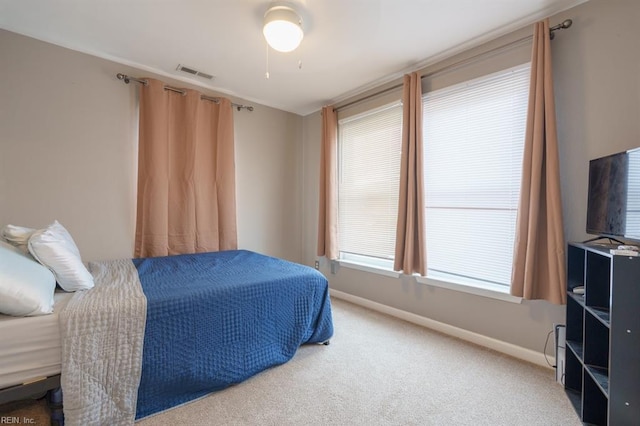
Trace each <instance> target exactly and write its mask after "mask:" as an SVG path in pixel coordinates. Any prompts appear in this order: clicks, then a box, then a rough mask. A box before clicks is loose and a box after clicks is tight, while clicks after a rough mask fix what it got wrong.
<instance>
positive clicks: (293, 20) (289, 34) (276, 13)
mask: <svg viewBox="0 0 640 426" xmlns="http://www.w3.org/2000/svg"><path fill="white" fill-rule="evenodd" d="M262 33H263V34H264V38H265V39H266V40H267V43H269V46H271V47H272V48H273V49H274V50H277V51H278V52H291V51H293V50H295V49H296V48H297V47H298V46H299V45H300V42H301V41H302V38H303V37H304V31H303V30H302V19H301V18H300V16H299V15H298V14H297V13H296V11H295V10H293V9H292V8H290V7H289V6H273V7H271V8H269V10H267V12H266V13H265V14H264V27H263V28H262Z"/></svg>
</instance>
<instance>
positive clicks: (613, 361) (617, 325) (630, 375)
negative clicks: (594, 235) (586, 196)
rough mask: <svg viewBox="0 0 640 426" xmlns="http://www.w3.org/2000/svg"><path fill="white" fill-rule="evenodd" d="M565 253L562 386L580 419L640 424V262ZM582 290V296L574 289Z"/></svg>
mask: <svg viewBox="0 0 640 426" xmlns="http://www.w3.org/2000/svg"><path fill="white" fill-rule="evenodd" d="M609 249H610V247H609V246H605V245H597V244H592V245H590V244H582V243H570V244H569V246H568V248H567V318H566V321H567V323H566V347H567V350H566V361H565V362H566V364H565V370H564V386H565V391H566V393H567V396H568V397H569V399H570V400H571V402H572V403H573V406H574V407H575V409H576V411H577V413H578V415H579V416H580V419H581V420H582V421H583V422H584V423H585V424H593V425H638V424H640V257H629V256H614V255H612V254H610V253H609ZM578 286H584V289H585V292H584V295H581V294H576V293H574V292H573V289H574V288H576V287H578Z"/></svg>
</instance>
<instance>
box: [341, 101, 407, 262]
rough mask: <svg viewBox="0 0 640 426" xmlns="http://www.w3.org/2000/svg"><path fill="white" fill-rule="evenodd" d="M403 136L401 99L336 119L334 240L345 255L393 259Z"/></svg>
mask: <svg viewBox="0 0 640 426" xmlns="http://www.w3.org/2000/svg"><path fill="white" fill-rule="evenodd" d="M401 136H402V106H401V104H399V103H395V104H393V105H388V106H385V107H381V108H378V109H375V110H370V111H368V112H366V113H364V114H360V115H357V116H354V117H349V118H346V119H343V120H340V121H339V123H338V141H339V154H338V158H339V160H338V162H339V165H338V167H339V169H338V172H339V183H338V186H339V188H338V235H339V237H338V244H339V250H340V255H341V258H343V259H349V258H351V259H354V258H355V259H357V260H358V261H360V262H364V263H371V264H377V265H380V263H379V262H377V261H376V260H385V259H386V260H389V259H391V260H392V259H393V257H394V252H395V235H396V222H397V211H398V188H399V179H400V157H401ZM367 258H369V262H367Z"/></svg>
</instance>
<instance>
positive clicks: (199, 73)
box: [176, 64, 214, 80]
mask: <svg viewBox="0 0 640 426" xmlns="http://www.w3.org/2000/svg"><path fill="white" fill-rule="evenodd" d="M176 69H177V70H178V71H182V72H186V73H187V74H191V75H195V76H197V77H202V78H206V79H207V80H213V78H214V77H213V75H211V74H207V73H206V72H202V71H198V70H194V69H193V68H190V67H185V66H184V65H181V64H179V65H178V67H177V68H176Z"/></svg>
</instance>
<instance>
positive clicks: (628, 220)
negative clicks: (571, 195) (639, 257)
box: [587, 148, 640, 241]
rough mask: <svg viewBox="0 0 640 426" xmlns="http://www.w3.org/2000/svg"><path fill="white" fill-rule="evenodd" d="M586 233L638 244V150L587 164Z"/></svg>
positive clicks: (639, 187)
mask: <svg viewBox="0 0 640 426" xmlns="http://www.w3.org/2000/svg"><path fill="white" fill-rule="evenodd" d="M587 233H588V234H593V235H598V236H602V237H623V238H626V239H631V240H636V241H640V148H636V149H632V150H629V151H625V152H619V153H616V154H612V155H608V156H606V157H601V158H596V159H594V160H591V161H590V162H589V190H588V201H587Z"/></svg>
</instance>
